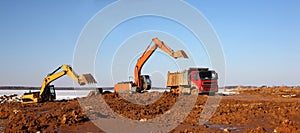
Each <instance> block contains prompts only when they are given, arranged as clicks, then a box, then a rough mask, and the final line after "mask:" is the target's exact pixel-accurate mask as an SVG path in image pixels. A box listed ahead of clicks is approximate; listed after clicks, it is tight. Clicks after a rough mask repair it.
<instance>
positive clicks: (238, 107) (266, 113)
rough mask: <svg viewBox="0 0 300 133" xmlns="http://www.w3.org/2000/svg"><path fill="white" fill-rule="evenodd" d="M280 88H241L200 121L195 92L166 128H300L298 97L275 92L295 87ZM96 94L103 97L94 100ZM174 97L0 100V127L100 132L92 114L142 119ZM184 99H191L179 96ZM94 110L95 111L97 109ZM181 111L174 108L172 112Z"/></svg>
mask: <svg viewBox="0 0 300 133" xmlns="http://www.w3.org/2000/svg"><path fill="white" fill-rule="evenodd" d="M274 89H278V88H274ZM284 90H285V91H283V90H281V89H278V90H272V89H269V88H263V89H261V88H259V89H249V90H243V91H241V94H239V95H235V96H227V97H222V100H221V102H220V104H219V105H218V108H217V110H216V112H215V113H214V115H213V116H212V117H211V119H210V120H209V121H208V122H206V123H205V124H202V125H199V124H198V121H199V118H200V114H201V113H202V111H203V109H204V107H205V104H206V102H207V99H208V96H206V95H199V96H198V98H197V100H196V103H195V105H193V109H192V110H191V111H190V112H189V114H188V116H187V117H186V118H185V120H184V121H181V122H180V125H179V126H177V127H176V128H175V129H173V130H172V131H171V132H200V131H202V132H274V131H276V132H300V128H299V127H300V115H299V114H300V113H299V112H300V102H299V101H300V98H298V97H293V98H284V97H281V95H282V94H283V92H284V93H285V94H299V93H298V92H299V89H292V88H288V89H284ZM286 90H289V91H286ZM137 96H139V97H137ZM157 96H159V100H156V101H154V102H150V104H135V103H132V102H130V101H131V100H133V101H135V102H138V103H147V102H149V101H153V100H154V99H155V98H156V97H157ZM99 97H101V98H103V99H104V101H101V102H100V103H99ZM178 97H179V96H178V95H176V94H172V93H169V92H164V93H158V92H146V93H143V94H125V95H124V94H117V93H105V94H94V95H91V96H90V97H86V98H80V99H76V100H70V101H56V102H47V103H36V104H21V103H18V102H13V103H2V104H1V106H0V119H2V120H6V122H5V123H6V124H5V129H4V132H37V131H42V132H102V130H101V129H99V128H98V127H97V126H95V125H94V124H93V123H92V120H93V119H94V118H97V117H98V118H99V117H101V118H104V119H115V116H114V115H112V114H109V112H108V110H109V109H111V110H113V111H114V112H115V113H117V114H119V115H121V116H123V117H125V118H129V119H132V120H138V121H147V120H148V119H153V118H157V117H160V116H162V115H163V114H168V112H169V110H170V109H171V108H172V107H173V106H174V105H175V104H176V102H178ZM214 97H216V96H214ZM214 97H213V98H214ZM126 99H127V100H126ZM85 102H87V103H85ZM184 102H191V101H189V99H185V101H184ZM102 103H106V104H107V105H108V108H102V107H101V105H100V104H102ZM83 104H84V105H83ZM98 104H99V105H98ZM81 107H82V108H81ZM97 110H101V113H98V112H97ZM181 115H183V114H182V113H181V112H178V113H176V114H175V115H174V117H180V116H181ZM88 116H89V117H88ZM2 122H3V121H2ZM166 123H172V122H170V121H166ZM0 124H1V123H0ZM100 124H101V123H100Z"/></svg>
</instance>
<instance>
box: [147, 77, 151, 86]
mask: <svg viewBox="0 0 300 133" xmlns="http://www.w3.org/2000/svg"><path fill="white" fill-rule="evenodd" d="M146 82H147V84H148V85H150V84H151V80H150V77H149V76H146Z"/></svg>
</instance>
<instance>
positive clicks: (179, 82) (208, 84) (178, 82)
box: [167, 68, 218, 95]
mask: <svg viewBox="0 0 300 133" xmlns="http://www.w3.org/2000/svg"><path fill="white" fill-rule="evenodd" d="M167 87H168V88H170V89H171V92H174V93H185V94H199V93H206V94H210V95H214V94H215V93H216V92H218V74H217V73H216V72H215V71H214V70H209V68H189V69H188V70H183V71H181V72H169V71H168V78H167Z"/></svg>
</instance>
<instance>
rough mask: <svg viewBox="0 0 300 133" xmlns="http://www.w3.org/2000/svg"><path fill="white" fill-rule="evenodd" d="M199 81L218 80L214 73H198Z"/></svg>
mask: <svg viewBox="0 0 300 133" xmlns="http://www.w3.org/2000/svg"><path fill="white" fill-rule="evenodd" d="M199 75H200V79H218V74H217V73H216V72H214V71H208V72H199Z"/></svg>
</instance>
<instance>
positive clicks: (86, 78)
mask: <svg viewBox="0 0 300 133" xmlns="http://www.w3.org/2000/svg"><path fill="white" fill-rule="evenodd" d="M59 70H61V71H59ZM64 75H68V76H69V77H71V78H72V79H73V80H74V81H75V82H77V83H78V84H80V85H85V84H92V83H97V82H96V80H95V79H94V77H93V76H92V75H91V74H83V75H80V76H79V75H77V74H76V73H75V72H74V71H73V70H72V68H71V67H70V66H69V65H65V64H63V65H62V66H60V67H58V68H57V69H56V70H54V71H53V72H52V73H50V74H48V75H47V77H46V78H45V79H44V81H43V83H42V86H41V89H40V91H37V92H29V93H24V95H22V96H21V100H22V102H23V103H37V102H47V101H53V100H55V99H56V93H55V88H54V85H50V83H51V82H53V81H54V80H56V79H58V78H60V77H62V76H64Z"/></svg>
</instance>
